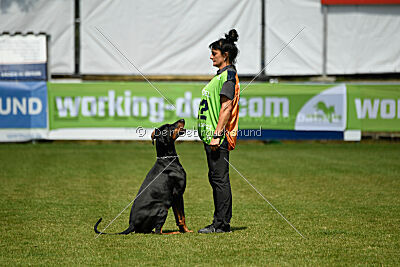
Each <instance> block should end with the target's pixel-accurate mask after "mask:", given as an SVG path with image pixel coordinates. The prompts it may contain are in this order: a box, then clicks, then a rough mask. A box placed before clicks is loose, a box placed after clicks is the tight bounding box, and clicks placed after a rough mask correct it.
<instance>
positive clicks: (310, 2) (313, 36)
mask: <svg viewBox="0 0 400 267" xmlns="http://www.w3.org/2000/svg"><path fill="white" fill-rule="evenodd" d="M265 2H266V5H265V6H266V7H265V14H266V26H265V28H266V31H265V35H266V37H265V38H266V40H265V43H266V45H265V54H266V57H267V60H266V63H268V62H270V61H271V60H272V59H273V58H274V57H275V56H276V58H275V59H273V61H272V62H271V63H270V64H269V65H268V66H267V68H266V73H267V74H268V75H320V74H322V39H323V34H322V12H321V4H320V0H302V1H298V0H279V1H265ZM303 27H304V30H303V31H302V32H301V33H300V34H299V35H298V36H297V37H296V38H295V39H293V41H292V42H291V43H290V44H289V45H288V46H287V47H286V48H285V49H284V50H282V52H281V53H280V54H279V55H278V56H277V54H278V53H279V51H280V50H281V49H283V48H284V47H285V45H286V44H287V43H288V42H289V41H290V40H291V39H292V38H293V37H294V36H295V35H296V34H297V33H298V32H299V31H300V30H301V29H302V28H303Z"/></svg>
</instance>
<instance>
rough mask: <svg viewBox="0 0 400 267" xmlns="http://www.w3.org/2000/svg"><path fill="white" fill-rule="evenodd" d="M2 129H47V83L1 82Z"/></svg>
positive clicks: (0, 125)
mask: <svg viewBox="0 0 400 267" xmlns="http://www.w3.org/2000/svg"><path fill="white" fill-rule="evenodd" d="M0 128H13V129H16V128H23V129H28V128H47V88H46V82H0Z"/></svg>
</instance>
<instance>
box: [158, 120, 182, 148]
mask: <svg viewBox="0 0 400 267" xmlns="http://www.w3.org/2000/svg"><path fill="white" fill-rule="evenodd" d="M183 127H185V120H184V119H181V120H178V121H176V122H175V123H173V124H164V125H163V126H161V127H158V128H156V129H154V131H153V133H152V134H151V140H152V142H153V145H154V140H156V143H157V144H164V145H168V144H173V143H174V142H175V140H176V139H178V137H179V136H181V135H184V134H185V133H186V129H184V128H183Z"/></svg>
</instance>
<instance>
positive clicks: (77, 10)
mask: <svg viewBox="0 0 400 267" xmlns="http://www.w3.org/2000/svg"><path fill="white" fill-rule="evenodd" d="M80 25H81V19H80V0H75V71H74V74H75V75H80V59H81V51H80V46H81V31H80Z"/></svg>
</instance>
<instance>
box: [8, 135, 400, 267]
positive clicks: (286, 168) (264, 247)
mask: <svg viewBox="0 0 400 267" xmlns="http://www.w3.org/2000/svg"><path fill="white" fill-rule="evenodd" d="M177 150H178V153H179V154H180V157H181V158H180V161H181V163H182V165H183V166H184V168H185V169H186V172H187V177H188V180H187V188H186V193H185V210H186V218H187V222H188V226H189V227H190V228H191V229H192V230H195V231H197V230H198V229H199V228H201V227H203V226H205V225H207V224H209V223H210V222H211V220H212V213H213V207H212V205H213V204H212V193H211V187H210V185H209V184H208V180H207V168H206V159H205V154H204V151H203V147H202V145H201V144H200V143H189V142H188V143H179V144H177ZM154 161H155V151H154V148H153V147H152V146H151V145H150V143H149V142H146V143H109V144H107V143H101V144H98V143H89V144H80V143H40V144H2V145H0V182H1V188H0V195H1V203H0V218H1V220H0V264H1V265H10V264H12V265H16V264H20V265H27V264H33V265H38V264H41V265H56V264H57V265H58V264H63V265H70V264H74V265H77V264H82V265H87V264H90V265H94V264H102V265H105V264H113V265H114V264H121V265H122V264H124V265H127V264H128V265H138V264H141V265H175V266H177V265H189V264H190V265H192V264H194V265H214V264H218V265H231V264H235V265H265V264H269V265H361V264H362V265H364V264H371V265H372V264H373V265H398V264H399V263H400V253H399V251H400V144H399V143H377V144H368V143H348V144H334V143H328V144H322V143H294V144H269V145H266V144H262V143H244V142H242V143H239V144H238V147H237V149H236V150H235V151H234V152H233V153H232V154H231V163H232V164H233V165H234V166H235V167H236V168H237V169H238V170H239V171H240V172H241V173H242V174H243V175H244V176H245V177H246V178H247V179H248V180H249V181H250V182H251V183H252V184H253V185H254V186H255V187H256V188H257V189H258V190H259V191H261V192H262V193H263V194H264V196H265V197H266V198H267V199H268V200H269V201H270V202H271V203H273V204H274V206H275V207H276V208H277V209H278V210H279V211H280V212H282V213H283V214H284V215H285V216H286V218H287V219H288V220H289V221H290V222H291V223H293V224H294V225H295V226H296V228H297V229H299V231H300V232H301V233H303V234H304V235H305V236H306V239H302V238H301V237H300V236H299V235H298V234H297V233H296V232H295V231H294V230H293V229H292V228H291V227H290V226H289V225H288V224H287V223H286V222H285V221H284V220H283V219H282V218H281V217H280V216H279V215H278V214H277V213H276V212H275V211H274V210H273V209H272V208H271V207H270V206H268V204H267V203H266V202H265V201H264V200H263V199H262V198H261V197H260V196H259V195H258V194H257V193H256V192H255V191H254V190H253V189H252V188H251V187H250V186H249V185H248V184H247V183H246V182H245V181H244V180H243V179H242V178H241V177H240V176H239V175H238V174H237V173H236V172H235V170H233V169H231V170H230V178H231V184H232V190H233V218H232V222H231V225H232V227H233V229H232V230H233V232H232V233H228V234H211V235H200V234H197V233H190V234H180V235H170V236H159V235H151V234H150V235H143V234H131V235H128V236H100V237H99V238H98V239H95V233H94V231H93V225H94V223H95V222H96V221H97V219H98V218H99V217H103V223H102V224H101V226H103V227H104V226H105V225H106V224H107V223H108V222H110V221H111V220H112V219H113V218H114V217H115V216H116V215H117V214H118V213H119V212H120V211H121V210H122V209H123V208H124V207H125V206H126V205H127V204H128V203H129V202H131V200H132V199H133V198H134V196H135V195H136V193H137V191H138V189H139V186H140V185H141V182H142V181H143V179H144V177H145V175H146V173H147V172H148V171H149V169H150V168H151V167H152V165H153V164H154ZM129 211H130V208H128V209H127V210H126V211H125V212H124V213H123V214H122V215H121V217H119V218H118V219H117V220H116V221H115V222H114V223H113V224H112V225H111V226H110V228H109V229H107V230H108V231H109V232H113V231H121V230H124V229H125V228H126V227H127V225H128V216H129ZM175 229H176V226H175V223H174V219H173V213H172V211H170V214H169V217H168V219H167V223H166V225H165V226H164V230H167V231H168V230H175Z"/></svg>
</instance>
